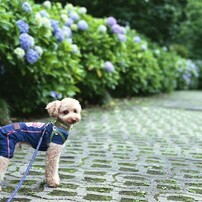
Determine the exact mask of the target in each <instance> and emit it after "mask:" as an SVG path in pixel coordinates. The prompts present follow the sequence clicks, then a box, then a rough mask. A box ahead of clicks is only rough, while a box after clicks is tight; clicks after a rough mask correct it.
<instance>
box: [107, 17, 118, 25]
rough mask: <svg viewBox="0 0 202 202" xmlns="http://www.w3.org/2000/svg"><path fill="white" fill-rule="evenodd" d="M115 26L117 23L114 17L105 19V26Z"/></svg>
mask: <svg viewBox="0 0 202 202" xmlns="http://www.w3.org/2000/svg"><path fill="white" fill-rule="evenodd" d="M115 24H117V21H116V19H115V18H114V17H108V18H107V25H109V26H113V25H115Z"/></svg>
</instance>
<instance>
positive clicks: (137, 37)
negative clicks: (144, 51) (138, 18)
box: [133, 36, 141, 43]
mask: <svg viewBox="0 0 202 202" xmlns="http://www.w3.org/2000/svg"><path fill="white" fill-rule="evenodd" d="M133 41H134V42H135V43H140V41H141V39H140V37H139V36H135V37H134V38H133Z"/></svg>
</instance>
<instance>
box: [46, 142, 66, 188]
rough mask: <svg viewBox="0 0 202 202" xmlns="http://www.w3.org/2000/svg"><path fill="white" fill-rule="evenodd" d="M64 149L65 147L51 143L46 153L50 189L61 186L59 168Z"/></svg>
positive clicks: (47, 177) (47, 179) (47, 180)
mask: <svg viewBox="0 0 202 202" xmlns="http://www.w3.org/2000/svg"><path fill="white" fill-rule="evenodd" d="M63 147H64V146H63V145H59V144H55V143H50V145H49V147H48V150H47V152H46V170H45V178H46V182H47V184H48V186H49V187H57V186H58V185H59V184H60V178H59V175H58V168H59V159H60V155H61V151H62V149H63Z"/></svg>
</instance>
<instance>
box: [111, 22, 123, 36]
mask: <svg viewBox="0 0 202 202" xmlns="http://www.w3.org/2000/svg"><path fill="white" fill-rule="evenodd" d="M111 30H112V32H113V33H115V34H121V33H122V27H121V26H120V25H118V24H115V25H113V26H112V27H111Z"/></svg>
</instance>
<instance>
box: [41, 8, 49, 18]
mask: <svg viewBox="0 0 202 202" xmlns="http://www.w3.org/2000/svg"><path fill="white" fill-rule="evenodd" d="M40 15H41V16H42V17H46V18H49V17H50V15H49V14H48V13H47V11H46V10H42V11H40Z"/></svg>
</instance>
